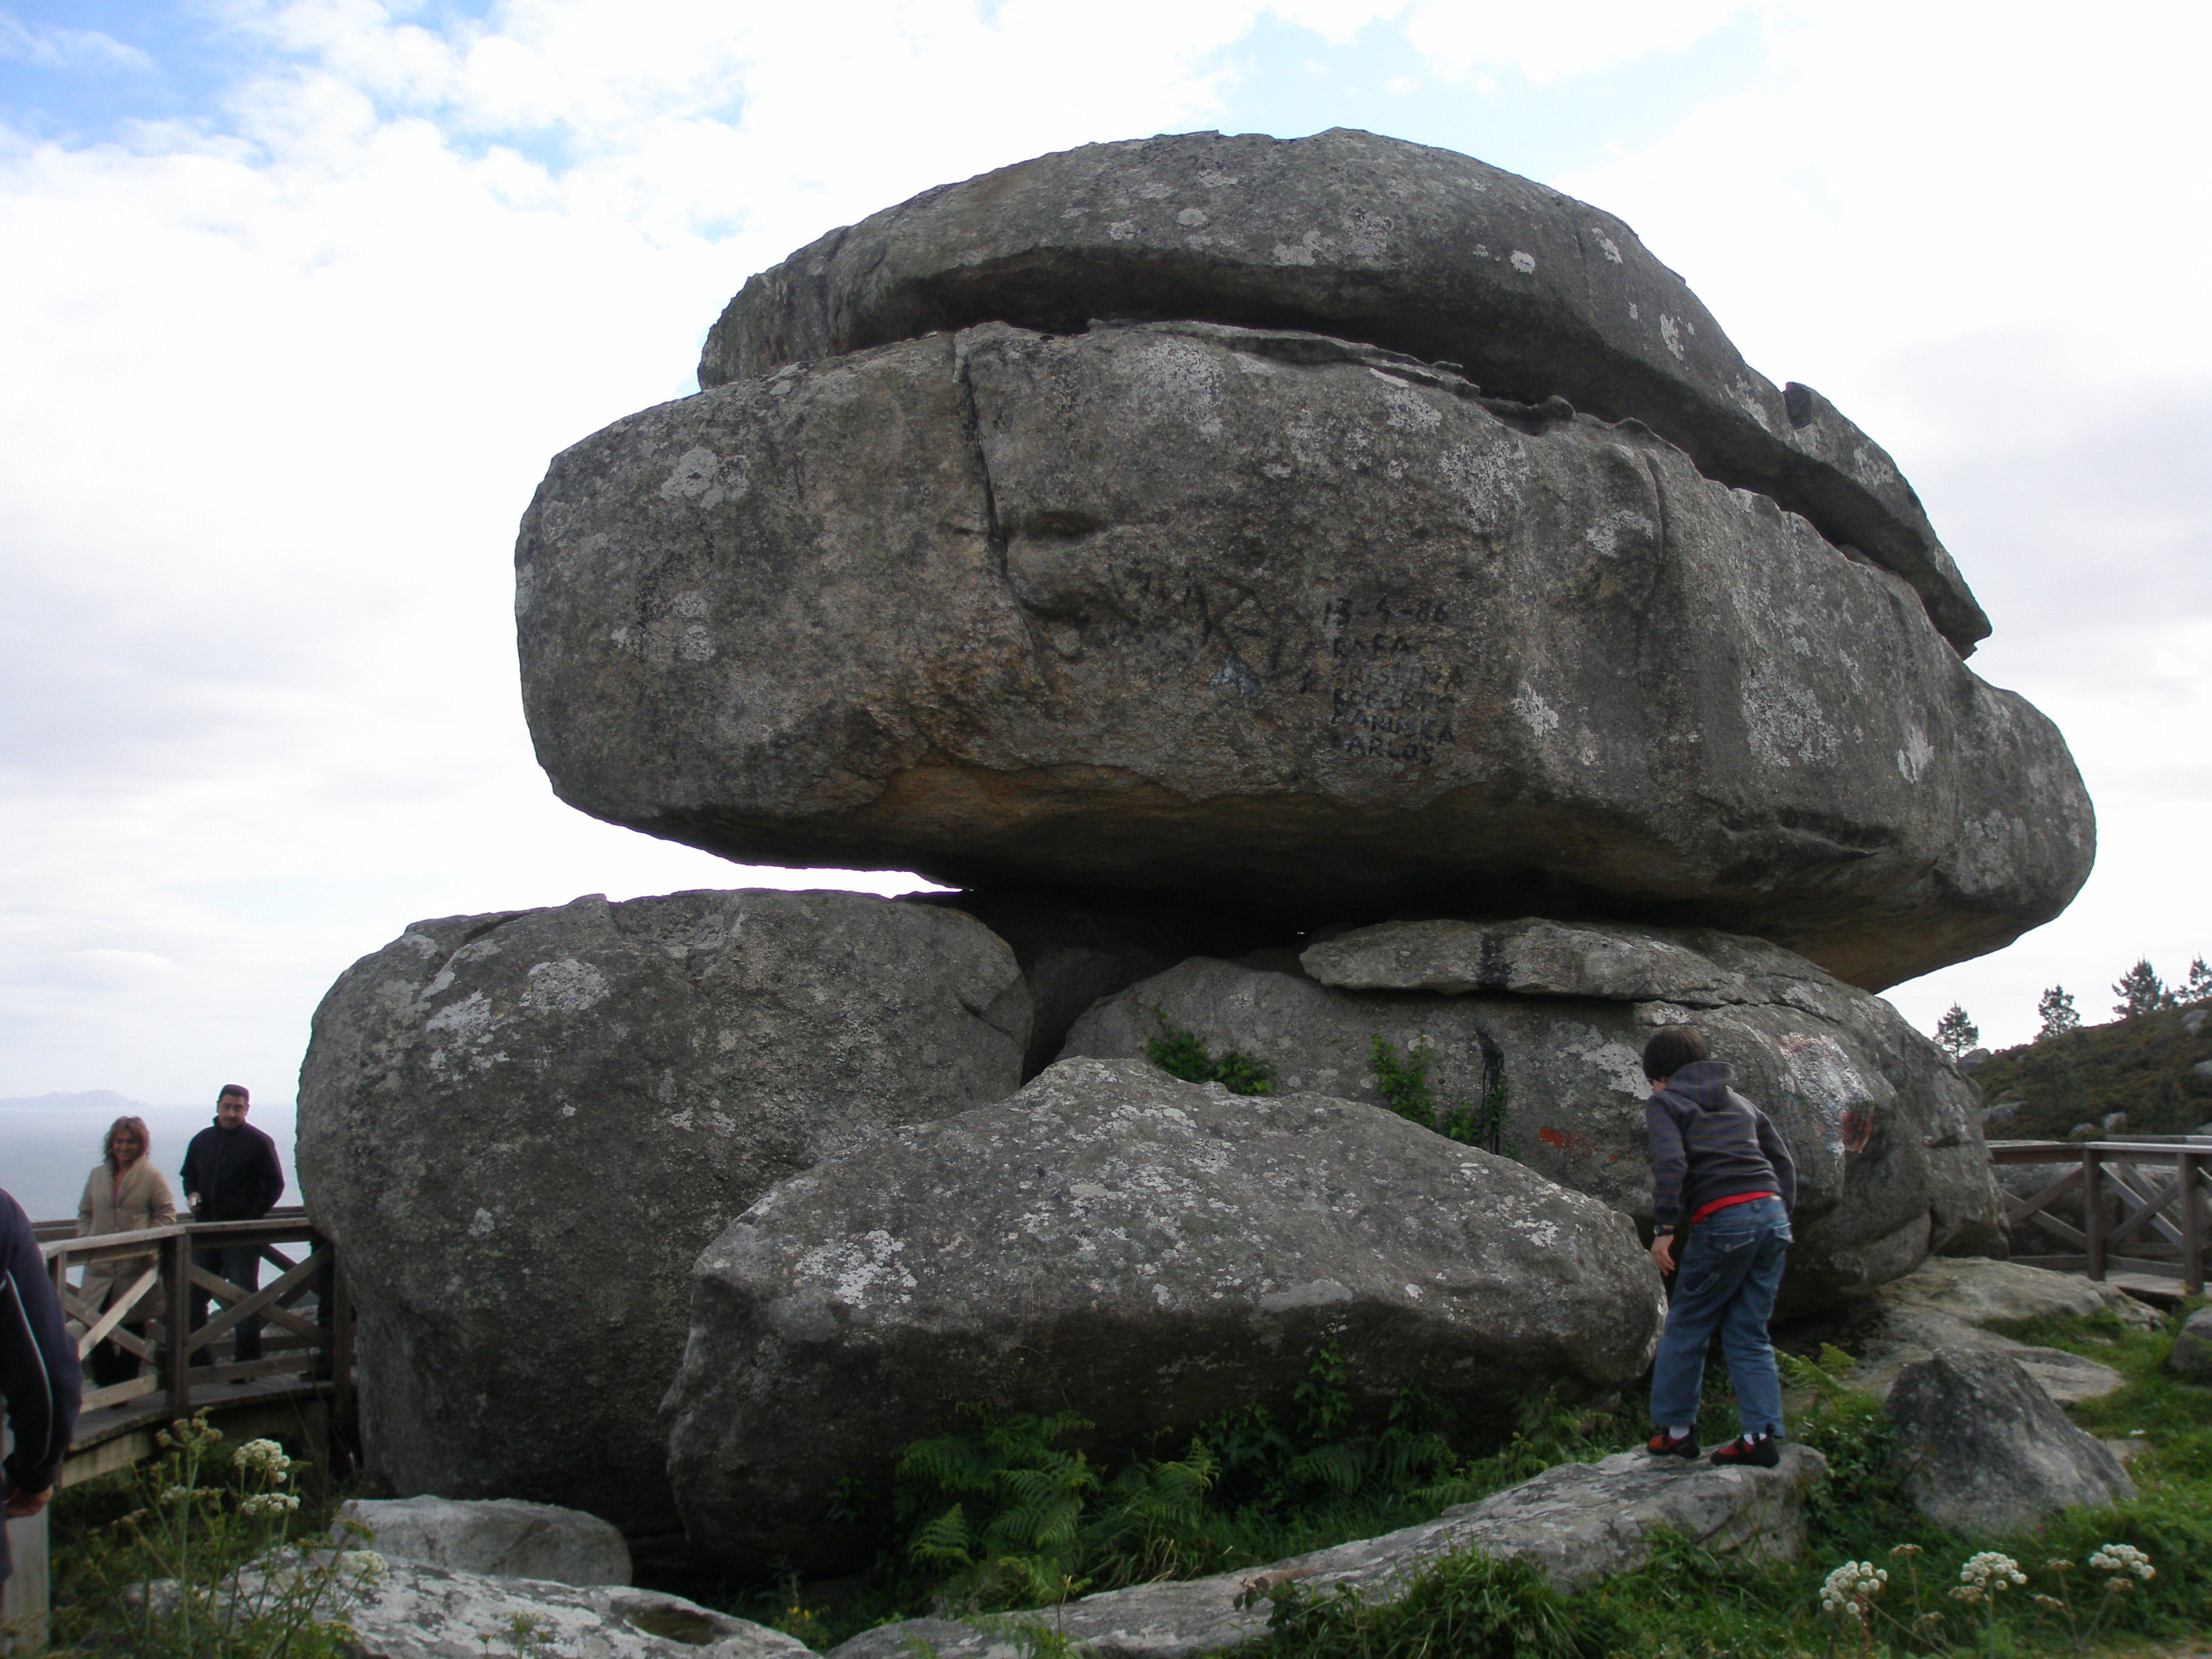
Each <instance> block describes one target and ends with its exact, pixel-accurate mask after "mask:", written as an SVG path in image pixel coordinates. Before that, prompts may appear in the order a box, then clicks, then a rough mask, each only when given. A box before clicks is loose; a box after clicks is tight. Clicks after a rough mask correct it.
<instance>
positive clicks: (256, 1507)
mask: <svg viewBox="0 0 2212 1659" xmlns="http://www.w3.org/2000/svg"><path fill="white" fill-rule="evenodd" d="M299 1507H300V1500H299V1498H298V1497H297V1496H296V1495H295V1494H294V1493H292V1492H256V1493H254V1494H253V1496H252V1497H251V1498H247V1499H246V1501H245V1502H244V1503H242V1504H240V1505H239V1506H238V1512H239V1513H240V1515H250V1516H255V1517H256V1518H258V1517H260V1516H264V1515H289V1514H290V1513H291V1512H292V1511H293V1510H296V1509H298V1508H299Z"/></svg>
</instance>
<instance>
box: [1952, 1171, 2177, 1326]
mask: <svg viewBox="0 0 2212 1659" xmlns="http://www.w3.org/2000/svg"><path fill="white" fill-rule="evenodd" d="M1990 1162H1991V1163H1992V1164H2058V1165H2065V1166H2067V1167H2066V1168H2065V1169H2064V1170H2063V1173H2061V1174H2059V1175H2057V1176H2054V1177H2053V1178H2052V1180H2051V1182H2049V1183H2048V1184H2047V1185H2046V1186H2045V1187H2044V1188H2042V1189H2041V1190H2040V1191H2039V1192H2037V1193H2035V1194H2033V1195H2032V1196H2030V1197H2027V1198H2019V1197H2015V1195H2014V1194H2010V1193H2003V1194H2002V1197H2003V1201H2004V1212H2005V1225H2006V1226H2007V1227H2008V1228H2009V1229H2015V1230H2016V1229H2019V1228H2021V1227H2023V1226H2025V1227H2030V1228H2033V1229H2034V1230H2035V1231H2037V1232H2039V1233H2040V1234H2041V1235H2043V1236H2044V1237H2045V1238H2047V1239H2049V1240H2050V1241H2051V1243H2055V1244H2058V1245H2061V1246H2063V1249H2062V1250H2060V1251H2059V1252H2057V1253H2055V1254H2051V1255H2015V1257H2013V1260H2014V1261H2019V1262H2023V1263H2025V1264H2026V1265H2027V1266H2028V1267H2050V1268H2053V1269H2055V1270H2057V1271H2058V1272H2060V1273H2085V1274H2087V1276H2088V1277H2089V1278H2091V1279H2101V1280H2104V1281H2106V1283H2110V1284H2117V1285H2119V1286H2120V1287H2121V1288H2122V1289H2124V1290H2126V1291H2130V1292H2131V1293H2133V1294H2136V1295H2139V1296H2143V1297H2148V1298H2149V1299H2151V1300H2154V1301H2158V1300H2165V1301H2173V1302H2178V1301H2179V1300H2180V1299H2181V1297H2184V1296H2201V1295H2203V1291H2204V1267H2205V1257H2206V1255H2207V1240H2208V1233H2212V1220H2209V1219H2208V1218H2212V1135H2133V1136H2116V1137H2114V1138H2113V1139H2108V1140H2092V1141H2087V1142H2081V1141H2072V1140H1993V1141H1991V1142H1990ZM2000 1191H2001V1192H2002V1189H2000ZM2062 1203H2063V1207H2064V1208H2065V1210H2066V1212H2067V1213H2066V1215H2060V1214H2058V1213H2057V1212H2056V1209H2055V1207H2054V1206H2060V1205H2061V1204H2062ZM2077 1206H2078V1208H2079V1212H2080V1214H2081V1225H2078V1226H2077V1225H2075V1223H2074V1222H2073V1221H2072V1220H2070V1219H2069V1218H2068V1217H2069V1216H2071V1215H2072V1214H2073V1213H2074V1212H2075V1209H2076V1207H2077Z"/></svg>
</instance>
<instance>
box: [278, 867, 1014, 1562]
mask: <svg viewBox="0 0 2212 1659" xmlns="http://www.w3.org/2000/svg"><path fill="white" fill-rule="evenodd" d="M1028 1027H1029V1018H1028V992H1027V989H1026V987H1024V984H1023V981H1022V979H1021V975H1020V971H1019V969H1018V967H1017V966H1016V964H1015V962H1014V957H1013V953H1012V951H1009V950H1008V949H1007V948H1006V945H1004V944H1003V943H1002V942H1001V941H1000V940H999V939H996V938H995V937H994V936H993V935H992V934H991V933H989V932H988V931H987V929H986V928H984V927H982V926H981V924H980V923H978V922H976V921H974V920H973V919H972V918H970V917H969V916H966V915H961V914H959V913H958V912H957V911H951V910H941V909H930V908H922V907H919V906H915V905H907V904H899V903H896V902H892V901H890V900H885V899H879V898H874V897H871V896H866V895H863V894H857V893H787V892H742V891H741V892H694V893H676V894H671V895H669V896H665V897H660V898H645V899H634V900H631V901H629V902H626V903H621V904H610V903H609V902H607V901H606V900H605V899H604V898H601V897H599V896H592V897H589V898H581V899H578V900H576V901H575V902H574V903H572V904H567V905H563V906H562V907H560V908H557V909H545V910H526V911H521V912H513V913H507V914H503V915H483V916H455V917H448V918H447V919H445V920H443V921H425V922H418V923H416V925H415V926H414V927H410V928H409V929H408V930H407V931H406V932H405V933H403V934H401V935H400V937H399V938H398V939H396V940H394V941H393V942H392V944H390V945H386V947H385V948H384V949H383V950H381V951H378V952H376V953H375V954H374V955H373V956H369V957H364V958H362V960H361V961H360V962H359V963H356V964H355V965H354V966H353V967H352V968H351V969H348V970H347V972H346V973H345V974H344V975H343V976H342V977H340V979H339V980H338V981H337V984H336V985H335V986H333V987H331V992H330V994H329V995H328V996H327V997H325V999H324V1000H323V1005H322V1006H321V1007H320V1008H319V1010H318V1011H317V1012H316V1015H315V1023H314V1032H313V1039H312V1041H311V1042H310V1043H309V1045H308V1049H307V1060H306V1063H305V1065H304V1066H302V1067H301V1074H300V1109H299V1121H300V1129H299V1170H300V1184H301V1189H302V1192H303V1194H304V1195H305V1197H306V1200H307V1204H308V1206H309V1207H310V1208H312V1209H313V1212H314V1215H315V1218H316V1222H317V1225H319V1226H320V1227H321V1228H322V1229H323V1230H324V1231H325V1232H327V1233H328V1234H329V1235H330V1236H331V1237H332V1238H333V1239H335V1240H336V1241H337V1244H338V1246H339V1249H340V1250H341V1252H342V1253H343V1261H344V1262H345V1266H346V1273H347V1279H348V1282H349V1285H350V1286H351V1288H352V1291H353V1296H354V1301H355V1306H356V1309H357V1310H358V1315H359V1355H360V1367H361V1395H360V1398H361V1414H362V1443H363V1449H364V1451H365V1453H366V1455H367V1459H368V1462H369V1463H370V1465H371V1466H373V1467H374V1468H380V1469H381V1470H382V1471H383V1472H384V1474H386V1475H387V1476H389V1477H390V1479H391V1480H392V1482H393V1484H394V1485H395V1486H397V1488H398V1491H399V1492H401V1493H402V1494H403V1495H404V1494H413V1493H421V1492H435V1493H437V1494H439V1495H441V1496H444V1497H448V1498H491V1497H502V1498H526V1499H532V1500H537V1501H540V1502H550V1503H557V1502H560V1501H561V1500H562V1499H567V1500H569V1501H571V1502H573V1501H574V1500H575V1499H576V1498H578V1497H579V1495H580V1494H588V1495H589V1498H590V1502H591V1504H592V1508H593V1509H594V1510H596V1511H597V1512H598V1513H599V1514H601V1515H604V1516H606V1517H607V1518H608V1519H609V1520H611V1521H613V1522H616V1523H617V1525H620V1526H622V1527H623V1528H626V1529H629V1530H632V1531H636V1530H641V1529H642V1530H653V1529H656V1528H659V1529H668V1528H671V1527H672V1523H673V1512H672V1510H671V1504H670V1500H669V1497H668V1492H667V1486H666V1481H665V1474H664V1473H663V1465H664V1462H665V1448H664V1444H663V1442H662V1440H661V1437H660V1434H659V1425H658V1420H657V1418H656V1412H657V1409H658V1407H659V1401H660V1396H661V1395H662V1393H663V1392H664V1391H665V1389H667V1386H668V1383H669V1381H670V1379H671V1377H673V1376H675V1374H676V1364H677V1360H678V1356H679V1355H680V1353H681V1352H682V1350H683V1346H684V1330H685V1313H684V1309H685V1303H686V1299H687V1296H688V1288H687V1283H688V1281H687V1272H688V1269H689V1267H690V1263H691V1261H692V1259H693V1257H695V1256H696V1255H697V1254H698V1252H699V1250H700V1249H702V1247H704V1246H705V1245H706V1244H707V1243H709V1242H710V1241H711V1240H713V1239H714V1237H715V1235H716V1234H718V1233H720V1231H721V1230H722V1229H723V1228H724V1227H725V1226H726V1225H728V1223H729V1222H730V1221H731V1219H732V1218H734V1217H735V1216H737V1215H738V1213H739V1212H742V1211H743V1210H744V1208H745V1207H746V1206H748V1205H750V1204H751V1203H752V1201H753V1200H755V1199H756V1198H757V1197H759V1195H760V1194H762V1193H763V1191H765V1190H766V1189H767V1188H769V1186H770V1185H772V1184H773V1183H774V1182H777V1181H779V1180H781V1179H782V1178H783V1177H784V1176H788V1175H791V1174H793V1173H794V1172H796V1171H798V1170H803V1169H805V1168H806V1167H808V1166H809V1165H810V1164H813V1163H815V1162H816V1161H817V1159H819V1158H823V1157H825V1156H828V1155H829V1154H831V1153H834V1152H838V1151H841V1150H843V1149H845V1148H847V1147H849V1146H853V1145H854V1144H855V1143H857V1142H859V1141H861V1140H864V1139H866V1138H867V1137H868V1136H870V1135H871V1134H873V1133H879V1132H881V1131H882V1130H884V1129H886V1128H888V1127H891V1126H893V1125H896V1124H902V1123H911V1122H914V1121H918V1120H921V1119H924V1118H930V1117H944V1116H947V1115H951V1114H952V1113H955V1112H958V1111H962V1110H964V1109H967V1108H968V1107H970V1106H974V1105H977V1104H979V1103H982V1102H984V1101H988V1100H995V1099H999V1098H1000V1097H1003V1096H1005V1095H1006V1094H1007V1093H1008V1092H1010V1091H1012V1089H1013V1088H1014V1087H1015V1085H1016V1084H1017V1083H1018V1080H1019V1076H1020V1066H1021V1055H1022V1049H1023V1046H1024V1042H1025V1041H1026V1039H1027V1037H1028Z"/></svg>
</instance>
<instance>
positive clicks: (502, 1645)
mask: <svg viewBox="0 0 2212 1659" xmlns="http://www.w3.org/2000/svg"><path fill="white" fill-rule="evenodd" d="M347 1617H348V1619H349V1621H350V1622H351V1624H352V1626H353V1627H354V1633H355V1637H356V1640H357V1641H358V1642H359V1643H360V1644H361V1648H362V1650H366V1651H367V1652H368V1653H369V1654H371V1655H374V1656H376V1659H482V1656H484V1655H487V1654H498V1655H507V1654H515V1653H522V1652H530V1653H538V1654H544V1655H546V1656H549V1659H550V1656H557V1659H809V1652H808V1649H807V1647H806V1644H805V1643H803V1642H800V1641H798V1640H797V1639H795V1638H792V1637H789V1636H786V1635H785V1634H784V1633H783V1632H781V1631H777V1630H770V1629H769V1627H768V1626H765V1625H756V1624H753V1623H751V1622H750V1620H744V1619H733V1618H732V1617H731V1616H730V1615H729V1614H728V1613H716V1612H715V1611H714V1609H712V1608H711V1607H701V1606H700V1605H699V1604H698V1603H697V1602H696V1601H685V1600H684V1598H683V1597H682V1596H680V1595H667V1594H665V1592H663V1591H659V1590H642V1589H629V1587H627V1586H625V1585H617V1584H603V1585H598V1586H588V1587H587V1586H579V1585H569V1584H556V1583H549V1582H545V1581H542V1580H537V1579H528V1578H501V1577H490V1576H488V1575H485V1574H481V1573H473V1572H458V1571H453V1570H452V1569H450V1568H445V1567H434V1566H431V1565H428V1564H427V1563H423V1562H419V1561H404V1560H388V1561H387V1562H386V1570H385V1577H384V1582H383V1583H381V1584H380V1585H378V1586H376V1587H375V1588H374V1589H370V1590H368V1592H367V1593H366V1594H365V1595H363V1596H362V1600H361V1601H358V1602H357V1603H356V1604H355V1605H353V1606H352V1607H350V1608H349V1610H348V1613H347ZM518 1618H523V1619H530V1620H536V1621H537V1630H538V1639H537V1640H535V1641H532V1642H529V1643H525V1642H524V1641H522V1640H521V1639H520V1638H518V1636H517V1634H516V1629H515V1620H517V1619H518Z"/></svg>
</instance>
